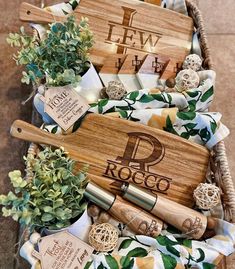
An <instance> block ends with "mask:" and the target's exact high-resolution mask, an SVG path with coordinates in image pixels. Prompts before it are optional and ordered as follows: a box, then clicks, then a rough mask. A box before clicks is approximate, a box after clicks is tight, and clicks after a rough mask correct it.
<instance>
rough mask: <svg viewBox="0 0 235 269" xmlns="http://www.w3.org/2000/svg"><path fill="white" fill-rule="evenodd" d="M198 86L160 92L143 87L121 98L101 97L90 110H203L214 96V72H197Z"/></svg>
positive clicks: (99, 111) (103, 111) (101, 111)
mask: <svg viewBox="0 0 235 269" xmlns="http://www.w3.org/2000/svg"><path fill="white" fill-rule="evenodd" d="M198 74H199V77H200V86H199V87H198V88H196V89H191V90H188V91H184V92H171V93H166V92H161V91H160V90H159V89H143V90H140V91H134V92H130V93H128V94H127V95H126V96H125V97H124V98H123V99H122V100H108V99H103V100H100V101H99V102H97V103H94V104H91V109H90V112H95V113H107V112H114V111H118V110H138V109H149V108H165V107H178V108H179V110H180V111H205V110H207V109H208V107H209V105H210V103H211V102H212V100H213V96H214V81H215V72H214V71H212V70H207V71H201V72H198Z"/></svg>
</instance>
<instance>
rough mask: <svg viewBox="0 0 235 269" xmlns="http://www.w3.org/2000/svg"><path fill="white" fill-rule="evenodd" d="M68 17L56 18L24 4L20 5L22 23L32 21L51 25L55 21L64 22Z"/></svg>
mask: <svg viewBox="0 0 235 269" xmlns="http://www.w3.org/2000/svg"><path fill="white" fill-rule="evenodd" d="M65 18H66V17H62V16H54V15H53V14H52V13H50V12H48V11H46V10H44V9H41V8H38V7H36V6H33V5H31V4H28V3H25V2H23V3H22V4H21V5H20V19H21V20H22V21H32V22H40V23H49V22H55V21H63V20H65Z"/></svg>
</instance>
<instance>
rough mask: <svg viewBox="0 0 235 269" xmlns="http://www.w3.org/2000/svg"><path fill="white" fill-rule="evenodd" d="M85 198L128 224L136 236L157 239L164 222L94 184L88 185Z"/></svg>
mask: <svg viewBox="0 0 235 269" xmlns="http://www.w3.org/2000/svg"><path fill="white" fill-rule="evenodd" d="M85 196H86V197H87V198H88V199H89V200H90V201H91V202H93V203H94V204H96V205H98V206H100V207H101V208H103V209H104V210H106V211H108V212H109V214H110V215H111V216H113V217H114V218H116V219H117V220H118V221H121V222H122V223H123V224H126V225H127V226H128V227H129V228H130V229H131V230H132V231H133V232H135V233H136V234H144V235H148V236H152V237H156V236H157V235H159V234H160V232H161V230H162V226H163V222H162V221H161V220H159V219H157V218H156V217H154V216H153V215H151V214H149V213H147V212H145V211H144V210H142V209H141V208H138V207H136V206H134V205H132V204H131V203H129V202H127V201H125V200H123V199H122V198H121V197H119V196H115V195H113V194H112V193H110V192H108V191H105V190H103V189H102V188H100V187H99V186H97V185H96V184H94V183H91V182H90V183H88V185H87V187H86V190H85Z"/></svg>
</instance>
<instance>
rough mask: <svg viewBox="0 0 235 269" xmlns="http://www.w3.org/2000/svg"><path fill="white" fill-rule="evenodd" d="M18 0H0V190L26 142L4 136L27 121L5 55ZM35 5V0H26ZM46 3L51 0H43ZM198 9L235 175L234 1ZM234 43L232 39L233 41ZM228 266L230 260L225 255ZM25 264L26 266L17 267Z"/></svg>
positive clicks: (3, 254)
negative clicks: (18, 121)
mask: <svg viewBox="0 0 235 269" xmlns="http://www.w3.org/2000/svg"><path fill="white" fill-rule="evenodd" d="M21 2H22V0H8V1H4V0H1V1H0V10H1V11H4V12H2V13H1V17H0V47H1V50H0V65H1V66H0V104H1V106H0V115H1V116H0V119H1V125H0V141H1V142H0V150H1V151H0V152H1V154H0V178H1V180H0V192H1V193H2V192H7V191H8V190H9V187H10V186H9V182H8V179H7V173H8V171H10V170H11V169H15V168H19V169H20V168H23V165H22V161H21V160H22V152H23V151H24V149H25V148H26V147H25V146H26V144H25V143H22V142H19V141H18V140H13V139H12V138H10V136H9V128H10V125H11V123H12V121H13V120H14V119H16V118H21V119H24V120H27V121H29V120H30V119H29V117H30V111H31V107H30V106H29V105H28V106H24V107H23V106H21V105H20V102H21V101H22V100H24V99H25V98H26V96H27V94H28V92H29V89H28V88H26V87H22V86H21V85H20V83H19V77H20V70H19V68H17V67H16V66H15V65H14V63H13V61H12V60H11V59H10V55H11V54H12V52H13V50H12V49H10V48H9V47H8V46H7V45H6V43H5V38H6V34H7V33H8V32H10V31H16V30H17V29H18V28H19V25H21V22H20V21H19V20H18V7H19V4H20V3H21ZM27 2H30V3H33V4H35V5H38V6H39V3H40V0H27ZM45 2H46V4H48V5H50V4H52V3H55V2H59V0H58V1H55V0H46V1H45ZM197 2H198V3H199V7H200V9H201V10H202V12H203V15H204V18H205V24H206V27H207V33H208V39H209V43H210V47H211V53H212V56H213V60H214V63H215V68H216V71H217V92H216V98H215V102H214V104H213V108H212V109H213V110H214V111H220V112H221V113H222V114H223V122H224V123H225V124H226V125H227V126H228V127H229V128H230V130H231V135H230V137H229V138H227V139H226V145H227V153H228V158H229V163H230V167H231V173H232V176H233V177H234V178H235V162H234V160H235V143H234V141H233V139H234V138H235V89H233V88H234V87H235V28H233V26H234V25H235V0H197ZM233 42H234V43H233ZM0 227H1V229H0V238H1V243H0V269H12V268H13V264H14V261H13V254H14V252H15V247H14V245H15V243H16V240H17V228H18V227H17V225H16V224H15V223H14V222H13V221H11V220H10V219H4V218H0ZM229 260H230V263H229V264H230V265H229V267H228V268H229V269H233V268H235V267H234V264H235V262H234V261H233V257H231V258H229ZM19 268H20V269H22V268H24V269H26V266H23V265H22V266H20V267H19Z"/></svg>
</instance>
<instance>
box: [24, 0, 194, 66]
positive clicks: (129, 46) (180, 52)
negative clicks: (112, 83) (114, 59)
mask: <svg viewBox="0 0 235 269" xmlns="http://www.w3.org/2000/svg"><path fill="white" fill-rule="evenodd" d="M73 15H74V16H75V17H76V19H77V20H80V19H81V18H82V17H87V18H88V19H89V24H90V28H91V30H92V31H93V32H94V37H95V45H94V48H93V50H92V51H91V56H92V59H91V60H92V61H93V62H94V63H95V64H100V65H102V64H103V62H104V59H105V58H106V57H107V56H108V55H110V54H115V53H119V54H130V53H133V54H134V53H136V52H138V53H140V52H141V53H143V55H145V54H146V53H154V54H158V53H160V54H165V55H167V56H168V57H170V58H173V59H175V60H177V61H180V62H182V61H183V60H184V59H185V56H186V55H188V54H189V52H190V49H191V40H192V32H193V21H192V18H190V17H188V16H185V15H182V14H180V13H177V12H173V11H170V10H167V9H164V8H161V7H159V6H157V5H151V6H150V5H149V4H148V3H145V2H141V1H133V0H112V1H110V0H96V1H94V0H81V1H80V3H79V5H78V7H77V8H76V9H75V11H74V13H73ZM20 19H21V20H24V21H33V22H43V23H47V22H54V21H64V20H65V19H66V17H60V16H53V15H52V14H51V13H49V12H48V11H45V10H42V9H40V8H37V7H35V6H32V5H30V4H27V3H22V4H21V7H20Z"/></svg>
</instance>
